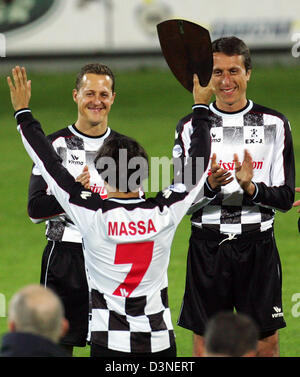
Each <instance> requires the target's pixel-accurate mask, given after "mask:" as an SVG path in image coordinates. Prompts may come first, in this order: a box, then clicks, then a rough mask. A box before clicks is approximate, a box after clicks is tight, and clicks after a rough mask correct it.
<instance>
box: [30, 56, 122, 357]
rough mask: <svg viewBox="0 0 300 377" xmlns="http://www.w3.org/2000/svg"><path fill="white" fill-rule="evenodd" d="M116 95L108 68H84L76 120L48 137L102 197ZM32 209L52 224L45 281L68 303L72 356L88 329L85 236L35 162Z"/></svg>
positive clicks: (37, 218) (35, 217)
mask: <svg viewBox="0 0 300 377" xmlns="http://www.w3.org/2000/svg"><path fill="white" fill-rule="evenodd" d="M115 96H116V93H115V77H114V74H113V72H112V71H111V70H110V68H109V67H107V66H105V65H102V64H97V63H92V64H87V65H85V66H83V67H82V68H81V70H80V72H79V73H78V75H77V78H76V83H75V89H74V90H73V100H74V102H75V103H76V104H77V108H78V115H77V120H76V122H75V123H74V124H72V125H70V126H68V127H66V128H63V129H61V130H59V131H57V132H54V133H53V134H51V135H49V136H48V138H49V140H50V141H51V143H52V145H53V147H54V148H55V150H56V152H57V153H58V154H59V156H60V157H61V159H62V163H63V164H64V166H65V167H66V168H67V169H68V171H69V172H70V173H71V174H72V175H73V176H74V177H77V178H78V180H80V181H82V178H81V176H82V175H85V176H86V175H87V174H88V177H89V179H90V186H91V190H93V191H94V192H97V193H99V194H100V195H101V196H102V197H103V198H106V197H107V193H106V190H105V187H104V183H103V180H102V179H101V177H100V176H99V175H98V173H97V171H96V169H95V167H94V165H93V160H94V158H95V156H96V153H97V151H98V149H99V148H100V147H101V145H102V144H103V142H104V141H105V140H106V139H108V138H110V137H113V136H116V135H119V134H118V133H117V132H115V131H113V130H112V129H111V128H110V127H109V126H108V115H109V112H110V110H111V106H112V105H113V103H114V99H115ZM88 167H89V169H88ZM87 169H88V170H87ZM82 172H83V173H82ZM28 213H29V216H30V218H31V220H32V221H33V222H34V223H40V222H43V221H46V224H47V227H46V237H47V240H48V242H47V245H46V247H45V249H44V252H43V257H42V266H41V278H40V282H41V284H43V285H45V286H46V287H49V288H51V289H53V290H54V291H55V292H56V293H57V294H58V295H59V297H60V298H61V300H62V301H63V304H64V307H65V314H66V318H67V319H68V321H69V324H70V329H69V331H68V333H67V334H66V336H65V337H63V338H62V339H61V341H60V342H61V345H62V346H63V347H64V348H65V349H66V350H67V351H68V352H69V353H70V354H72V353H73V347H74V346H78V347H84V346H85V345H86V338H87V330H88V300H89V299H88V287H87V282H86V272H85V267H84V258H83V251H82V237H81V234H80V232H79V230H78V228H77V226H76V225H75V224H73V223H72V222H71V221H70V219H69V218H68V216H67V215H66V214H65V213H64V210H63V209H62V207H61V206H60V204H59V203H58V202H57V200H56V199H55V197H54V195H53V194H52V193H51V191H50V190H49V189H48V187H47V184H46V182H45V181H44V179H43V178H42V176H41V174H40V171H39V169H38V168H37V167H36V166H34V167H33V170H32V174H31V178H30V184H29V197H28Z"/></svg>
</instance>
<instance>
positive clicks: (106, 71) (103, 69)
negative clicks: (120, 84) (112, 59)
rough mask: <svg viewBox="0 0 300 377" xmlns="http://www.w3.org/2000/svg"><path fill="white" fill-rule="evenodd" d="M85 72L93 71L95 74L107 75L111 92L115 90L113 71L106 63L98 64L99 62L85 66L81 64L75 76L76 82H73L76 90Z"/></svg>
mask: <svg viewBox="0 0 300 377" xmlns="http://www.w3.org/2000/svg"><path fill="white" fill-rule="evenodd" d="M87 73H94V74H95V75H107V76H109V77H110V78H111V80H112V85H111V89H112V92H113V93H114V91H115V76H114V74H113V72H112V71H111V69H110V68H109V67H108V66H107V65H104V64H100V63H90V64H86V65H85V66H83V67H82V68H81V69H80V72H79V73H78V75H77V77H76V82H75V88H76V89H77V90H79V89H80V86H81V80H82V78H83V76H84V75H85V74H87Z"/></svg>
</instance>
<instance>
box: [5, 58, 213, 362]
mask: <svg viewBox="0 0 300 377" xmlns="http://www.w3.org/2000/svg"><path fill="white" fill-rule="evenodd" d="M12 74H13V81H12V80H11V78H10V77H8V85H9V88H10V94H11V101H12V104H13V107H14V109H15V110H16V113H15V117H16V119H17V123H18V130H19V132H20V134H21V136H22V141H23V143H24V146H25V148H26V150H27V152H28V154H29V155H30V157H31V158H32V160H33V161H34V163H35V164H36V165H37V166H38V167H39V169H40V172H41V174H42V176H43V178H44V179H45V181H46V182H47V184H48V186H49V188H50V189H51V192H53V193H54V195H55V197H56V198H57V200H58V201H59V203H60V204H61V206H62V207H63V208H64V210H65V212H66V213H67V214H68V216H69V217H70V219H71V220H72V221H73V222H74V223H75V224H76V225H77V226H78V228H79V230H80V232H81V234H82V236H83V241H84V243H83V244H84V247H83V250H84V258H85V263H86V267H87V274H88V283H89V289H90V290H91V308H92V316H91V327H90V328H91V355H92V356H102V357H105V356H107V357H109V356H164V357H170V356H176V344H175V338H174V331H173V326H172V321H171V314H170V309H169V306H168V294H167V288H168V278H167V268H168V264H169V258H170V247H171V243H172V240H173V237H174V234H175V231H176V228H177V226H178V224H179V222H180V221H181V219H182V217H183V216H184V214H185V213H186V211H187V210H188V208H189V207H190V206H191V204H192V203H193V202H195V201H196V202H197V200H199V199H200V198H201V196H202V192H201V189H202V187H203V183H204V179H205V175H204V171H205V169H206V168H207V167H208V162H209V156H210V149H211V143H210V133H209V127H208V119H207V114H208V106H207V103H208V102H209V99H210V98H211V94H212V93H211V88H210V86H208V87H206V88H202V87H201V86H200V85H199V80H198V78H197V76H196V75H195V76H194V91H193V96H194V103H195V105H194V106H193V121H192V126H191V129H190V131H191V145H190V147H189V150H188V151H189V153H190V156H191V158H190V159H187V165H186V169H188V170H187V171H188V172H190V174H184V173H185V171H184V172H182V169H180V166H178V165H177V167H178V172H179V176H178V177H176V178H177V180H176V182H175V183H174V184H173V185H171V186H169V187H168V188H167V189H166V190H164V191H162V192H159V193H158V194H157V195H156V197H154V198H149V199H144V198H141V197H140V195H139V187H140V186H141V184H142V180H143V179H144V178H146V177H147V175H148V162H147V155H146V152H145V151H144V149H143V148H142V147H141V146H140V145H139V144H138V143H137V142H136V141H134V140H132V139H130V138H128V137H126V136H121V137H120V136H118V137H116V138H111V139H110V140H106V141H105V143H104V144H103V146H102V147H101V148H100V150H99V152H98V154H97V156H96V158H95V161H94V163H95V167H96V169H97V171H98V173H99V174H101V176H102V178H103V179H104V181H105V185H106V189H107V192H108V198H107V199H106V200H103V199H102V198H101V197H100V196H99V195H98V194H95V193H93V192H91V191H89V190H86V189H84V188H83V187H82V185H81V183H79V182H76V180H75V179H74V177H73V176H72V175H70V173H69V172H68V171H67V170H66V169H65V168H64V167H63V166H62V164H61V160H60V158H59V156H58V155H57V154H56V152H55V150H54V149H53V148H52V147H51V144H50V143H49V142H48V141H47V139H46V137H45V135H44V134H43V131H42V129H41V126H40V124H39V122H38V121H37V120H35V119H34V118H33V116H32V114H31V110H30V109H29V108H28V105H29V101H30V97H31V82H30V81H27V75H26V71H25V69H24V68H20V67H18V66H17V67H16V68H14V69H13V70H12ZM120 150H124V151H126V152H127V161H125V163H126V169H124V168H122V166H123V165H124V161H123V160H120V159H121V157H120ZM197 158H200V162H204V164H201V163H200V164H199V163H198V160H197ZM112 162H113V163H112ZM107 165H108V167H109V169H107ZM199 168H204V170H201V171H199ZM113 173H114V174H113ZM180 173H183V174H180ZM196 173H198V174H196ZM113 178H114V179H113ZM110 179H111V180H110ZM194 181H195V182H194ZM124 184H125V186H126V188H125V189H123V190H120V187H121V186H123V185H124ZM123 187H124V186H123Z"/></svg>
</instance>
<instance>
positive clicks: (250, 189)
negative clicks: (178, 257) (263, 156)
mask: <svg viewBox="0 0 300 377" xmlns="http://www.w3.org/2000/svg"><path fill="white" fill-rule="evenodd" d="M233 157H234V164H235V177H236V180H237V181H238V183H239V185H240V186H241V188H242V189H243V190H244V191H245V192H246V193H247V194H248V195H253V194H254V191H255V186H254V183H253V182H252V178H253V162H252V157H251V154H250V153H249V152H248V151H247V150H246V149H245V151H244V161H243V162H242V163H240V161H239V158H238V155H237V154H236V153H235V154H234V155H233Z"/></svg>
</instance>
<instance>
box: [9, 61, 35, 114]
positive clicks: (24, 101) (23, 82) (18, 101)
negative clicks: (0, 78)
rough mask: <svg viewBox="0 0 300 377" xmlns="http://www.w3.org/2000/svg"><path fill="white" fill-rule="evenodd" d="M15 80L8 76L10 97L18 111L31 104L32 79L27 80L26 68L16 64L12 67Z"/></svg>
mask: <svg viewBox="0 0 300 377" xmlns="http://www.w3.org/2000/svg"><path fill="white" fill-rule="evenodd" d="M12 77H13V80H12V79H11V78H10V77H9V76H8V77H7V83H8V86H9V89H10V98H11V103H12V105H13V108H14V109H15V110H16V111H17V110H20V109H23V108H25V107H28V106H29V102H30V97H31V80H27V74H26V69H25V68H24V67H22V68H21V67H19V66H16V67H15V68H13V69H12Z"/></svg>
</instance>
